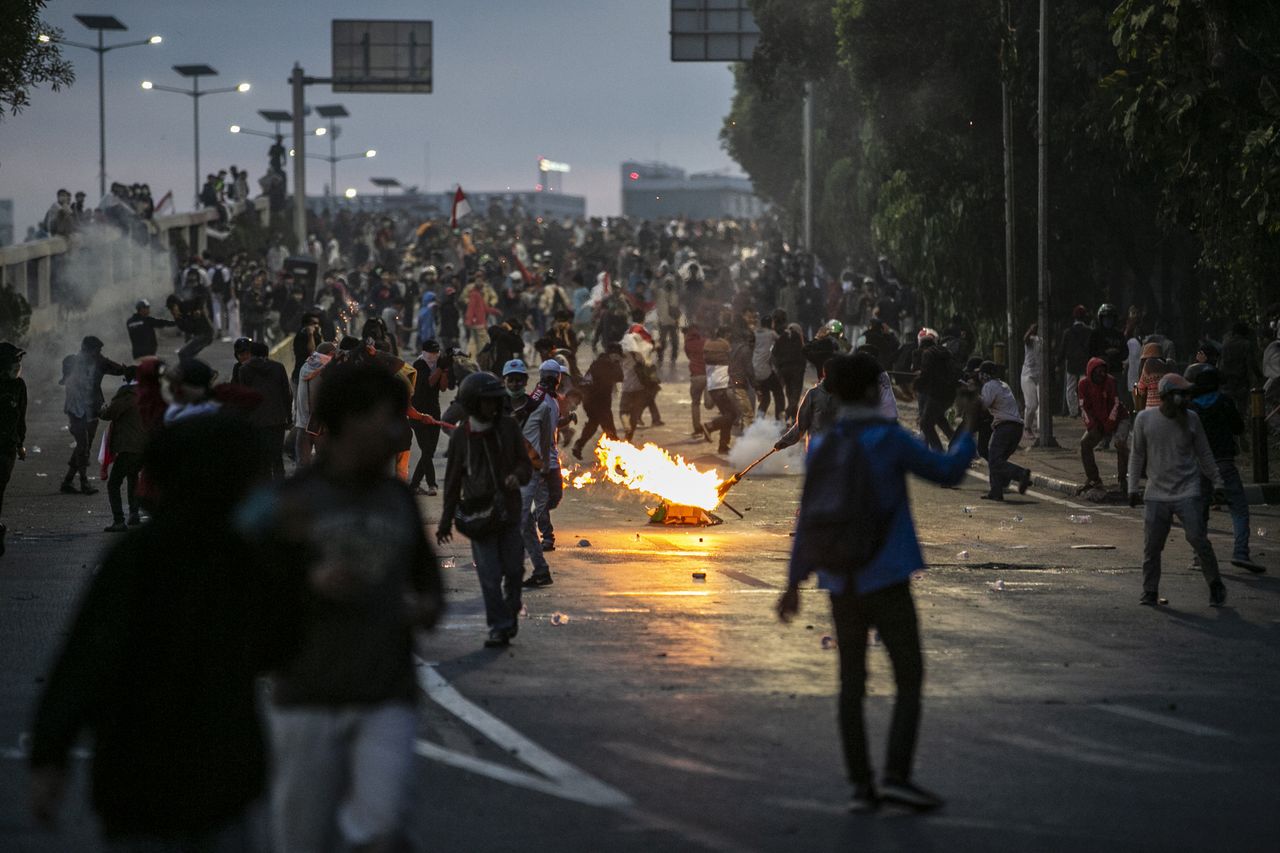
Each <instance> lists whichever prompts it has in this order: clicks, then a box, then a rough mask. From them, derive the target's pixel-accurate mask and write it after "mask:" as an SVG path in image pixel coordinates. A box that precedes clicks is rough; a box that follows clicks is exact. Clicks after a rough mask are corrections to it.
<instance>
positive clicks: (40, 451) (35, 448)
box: [31, 447, 44, 453]
mask: <svg viewBox="0 0 1280 853" xmlns="http://www.w3.org/2000/svg"><path fill="white" fill-rule="evenodd" d="M31 452H32V453H44V451H43V450H41V449H40V448H38V447H33V448H31Z"/></svg>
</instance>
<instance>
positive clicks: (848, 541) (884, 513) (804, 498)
mask: <svg viewBox="0 0 1280 853" xmlns="http://www.w3.org/2000/svg"><path fill="white" fill-rule="evenodd" d="M889 423H890V422H889V421H887V420H872V421H856V422H855V421H847V420H842V421H837V422H836V423H834V424H832V425H831V427H830V428H829V429H828V430H827V431H826V432H825V433H823V434H822V436H821V438H820V439H818V440H815V441H814V443H813V445H811V450H810V452H809V457H808V459H807V460H806V462H805V468H806V471H807V473H806V475H805V481H804V491H803V492H802V493H801V498H800V516H799V518H798V520H797V523H796V537H795V544H794V546H793V549H792V554H791V560H792V562H793V563H800V564H801V565H803V566H805V567H806V568H814V569H822V570H824V571H827V572H831V573H833V574H841V575H845V576H849V577H852V576H853V575H856V574H857V573H858V572H859V571H861V570H862V569H863V568H865V567H866V566H867V564H869V563H870V562H871V561H872V560H874V559H875V557H876V555H878V554H879V553H880V551H881V549H883V548H884V543H885V541H886V540H887V539H888V536H889V524H890V522H891V521H892V518H893V512H892V511H891V510H890V509H887V508H886V507H884V506H883V505H882V503H881V501H880V498H879V495H878V494H877V493H876V481H875V473H874V472H873V471H872V469H871V460H870V457H869V456H868V453H867V450H866V448H864V447H863V446H862V442H861V440H860V435H861V433H862V432H863V430H864V429H866V428H867V427H870V426H884V425H887V424H889Z"/></svg>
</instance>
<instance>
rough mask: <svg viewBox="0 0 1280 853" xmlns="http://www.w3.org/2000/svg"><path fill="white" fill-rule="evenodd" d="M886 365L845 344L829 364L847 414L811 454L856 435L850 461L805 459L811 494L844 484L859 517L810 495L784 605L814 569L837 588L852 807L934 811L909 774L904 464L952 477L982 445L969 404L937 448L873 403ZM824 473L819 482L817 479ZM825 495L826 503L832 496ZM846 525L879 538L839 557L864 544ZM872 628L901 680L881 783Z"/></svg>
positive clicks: (912, 662)
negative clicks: (871, 712) (870, 706)
mask: <svg viewBox="0 0 1280 853" xmlns="http://www.w3.org/2000/svg"><path fill="white" fill-rule="evenodd" d="M879 375H880V365H879V364H878V363H877V362H876V360H875V359H874V358H871V357H870V356H867V355H861V354H859V355H841V356H837V357H835V358H834V359H832V360H831V361H830V362H829V363H828V365H827V378H826V380H825V384H826V387H827V389H828V390H829V391H830V392H831V393H833V394H834V395H835V396H836V397H837V398H838V399H839V401H840V404H841V405H840V410H839V415H838V416H837V419H836V423H835V424H834V425H833V426H832V428H831V429H829V430H828V431H827V432H825V433H823V434H821V435H819V436H815V438H814V440H813V441H812V442H811V444H810V447H809V453H808V457H807V458H808V459H809V460H811V461H812V460H815V459H817V458H818V457H819V456H822V458H823V459H824V460H830V459H831V458H833V454H832V453H831V452H827V453H825V454H824V453H823V451H822V446H823V444H824V443H826V442H832V441H839V442H856V446H850V445H845V446H844V447H843V448H842V449H843V450H844V451H845V452H838V453H837V454H836V458H838V459H840V460H844V461H843V462H837V463H836V464H822V465H813V464H811V465H809V466H808V473H807V478H808V479H807V481H806V483H805V497H810V499H811V500H812V499H814V498H812V497H811V496H812V495H817V494H823V495H824V497H825V498H828V499H829V498H830V496H831V495H832V494H836V495H843V496H844V497H842V498H839V499H838V500H839V501H842V502H844V503H846V504H848V509H850V510H852V511H853V513H855V514H857V515H859V516H860V517H859V518H857V519H855V518H852V517H851V518H849V519H847V520H845V521H843V522H841V521H838V519H837V518H836V517H837V516H838V515H839V509H838V508H837V509H836V510H835V511H834V512H833V511H831V510H830V509H829V508H827V507H820V508H819V509H818V510H817V511H816V512H814V513H813V514H812V515H810V514H807V513H806V506H805V504H806V503H807V501H806V500H805V499H804V498H803V497H802V500H801V507H800V516H799V518H800V521H799V524H798V526H797V530H796V538H795V544H794V550H793V553H792V559H791V567H790V573H789V578H788V584H787V589H786V592H784V593H783V595H782V597H781V599H779V601H778V606H777V609H778V616H779V618H780V619H781V620H782V621H784V622H788V621H790V619H791V617H793V616H794V615H795V614H796V613H797V612H798V611H799V609H800V596H799V586H800V582H801V581H803V580H805V579H806V578H807V577H809V575H810V574H813V573H815V572H816V573H817V575H818V586H819V587H820V588H821V589H825V590H827V591H828V592H829V593H830V596H831V613H832V618H833V621H834V622H835V626H836V641H837V643H838V645H839V650H840V714H839V716H840V732H841V737H842V740H843V744H844V756H845V763H846V765H847V769H848V773H849V780H850V782H851V783H852V785H853V797H852V800H851V802H850V804H849V810H850V811H870V810H872V809H875V808H876V807H877V806H878V805H879V804H880V802H881V801H882V800H883V801H886V802H894V803H897V804H900V805H904V806H907V807H909V808H912V809H916V810H919V811H926V810H929V809H934V808H938V807H939V806H941V805H942V799H941V798H940V797H938V796H937V795H936V794H932V793H930V792H929V791H926V790H924V789H923V788H920V787H917V786H916V785H914V784H912V781H911V765H912V758H913V755H914V753H915V746H916V734H917V730H918V728H919V724H920V704H921V691H922V687H923V684H924V661H923V658H922V656H921V651H920V630H919V625H918V623H917V620H916V610H915V604H914V602H913V601H912V598H911V588H910V581H911V575H912V573H913V572H915V571H916V570H918V569H922V568H924V565H925V563H924V555H923V554H922V553H921V551H920V542H919V540H918V539H917V538H916V530H915V522H914V521H913V520H912V517H911V507H910V504H909V502H908V499H907V475H908V474H915V475H916V476H918V477H922V478H924V479H926V480H931V481H933V482H936V483H941V484H944V485H955V484H957V483H959V482H960V481H961V480H963V479H964V476H965V472H966V471H967V470H968V468H969V462H970V460H971V459H972V458H973V455H974V451H975V445H974V439H973V434H972V430H971V427H972V421H973V417H974V415H975V412H974V411H972V409H971V410H970V411H969V412H968V413H967V416H966V420H965V425H964V427H963V429H962V431H961V433H960V434H958V435H957V436H956V440H955V441H953V442H952V444H951V448H950V451H949V452H947V453H945V454H944V453H937V452H934V451H931V450H929V449H928V448H927V447H926V446H925V445H924V444H923V443H922V442H921V441H920V440H919V439H917V438H915V437H914V436H913V435H912V434H911V433H909V432H907V431H906V430H905V429H903V428H902V427H901V426H899V425H898V424H897V423H896V422H893V421H888V420H885V419H883V418H881V417H880V415H879V414H878V413H877V409H876V406H877V404H878V403H879V399H880V396H879V395H880V386H879ZM836 449H837V448H835V447H834V446H833V447H832V448H828V451H833V450H836ZM849 451H853V452H849ZM817 478H820V480H819V482H816V483H815V482H811V481H813V480H815V479H817ZM868 501H870V502H871V504H867V502H868ZM826 503H827V505H828V506H829V503H830V502H829V500H828V501H827V502H826ZM869 505H873V506H874V508H875V512H874V513H868V512H866V507H867V506H869ZM855 506H857V508H856V509H855ZM819 514H823V515H825V516H827V517H829V518H830V519H831V520H832V521H836V523H830V522H829V523H828V526H827V527H826V528H821V527H817V528H815V526H813V525H811V524H808V523H807V522H806V519H807V518H811V517H813V516H817V515H819ZM868 517H871V518H872V519H873V521H871V522H870V525H868V524H867V523H865V519H866V518H868ZM860 525H861V527H862V529H861V530H859V529H858V528H859V526H860ZM850 530H856V531H858V533H857V534H855V535H860V536H862V537H863V538H864V539H865V540H866V541H870V542H872V543H874V544H873V545H872V546H871V547H870V548H869V549H867V548H864V554H863V557H862V559H861V560H860V561H859V562H860V564H858V565H849V564H847V561H846V562H845V564H841V563H842V560H843V558H841V557H833V556H830V555H837V554H848V553H849V552H850V550H851V548H852V549H854V550H856V548H857V546H856V545H855V546H850V544H849V536H850ZM871 628H875V629H877V630H878V631H879V632H880V638H881V640H882V641H883V642H884V645H885V648H886V649H887V650H888V652H889V658H890V660H891V661H892V662H893V675H894V682H895V684H896V687H897V701H896V702H895V704H894V709H893V721H892V724H891V727H890V730H889V749H888V755H887V761H886V765H885V772H884V776H883V778H882V781H881V785H880V787H879V790H878V791H877V789H876V786H875V783H874V778H873V770H872V767H871V762H870V758H869V756H868V754H867V737H866V730H865V726H864V721H863V712H862V698H863V696H864V695H865V693H866V676H867V669H866V652H867V632H868V630H870V629H871Z"/></svg>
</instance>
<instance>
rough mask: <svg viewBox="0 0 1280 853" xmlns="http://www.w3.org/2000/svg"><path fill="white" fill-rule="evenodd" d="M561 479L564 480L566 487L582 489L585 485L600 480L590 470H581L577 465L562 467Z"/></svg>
mask: <svg viewBox="0 0 1280 853" xmlns="http://www.w3.org/2000/svg"><path fill="white" fill-rule="evenodd" d="M560 479H561V480H563V481H564V484H565V487H566V488H574V489H581V488H582V487H584V486H590V485H594V484H595V483H598V482H600V481H599V480H597V479H596V475H595V474H592V473H591V472H590V471H581V470H579V469H578V468H577V467H574V468H572V469H570V468H561V469H560Z"/></svg>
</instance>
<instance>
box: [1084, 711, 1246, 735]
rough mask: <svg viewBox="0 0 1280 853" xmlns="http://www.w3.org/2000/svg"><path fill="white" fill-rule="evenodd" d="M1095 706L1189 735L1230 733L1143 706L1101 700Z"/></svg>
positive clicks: (1111, 712)
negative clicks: (1145, 708) (1146, 709)
mask: <svg viewBox="0 0 1280 853" xmlns="http://www.w3.org/2000/svg"><path fill="white" fill-rule="evenodd" d="M1093 707H1094V708H1096V709H1097V710H1099V711H1106V712H1107V713H1110V714H1119V715H1120V716H1122V717H1131V718H1133V719H1135V720H1142V721H1143V722H1145V723H1155V724H1156V725H1157V726H1164V727H1165V728H1168V729H1174V730H1176V731H1180V732H1186V733H1187V734H1189V735H1200V736H1201V737H1229V735H1230V733H1229V732H1225V731H1223V730H1222V729H1215V728H1214V727H1213V726H1206V725H1203V724H1201V723H1193V722H1191V721H1189V720H1179V719H1178V718H1177V717H1170V716H1167V715H1165V714H1157V713H1154V712H1153V711H1144V710H1143V709H1141V708H1134V707H1133V706H1132V705H1115V704H1111V703H1107V704H1103V703H1101V702H1099V703H1097V704H1095V705H1094V706H1093Z"/></svg>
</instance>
